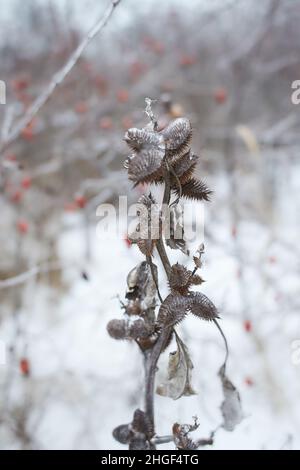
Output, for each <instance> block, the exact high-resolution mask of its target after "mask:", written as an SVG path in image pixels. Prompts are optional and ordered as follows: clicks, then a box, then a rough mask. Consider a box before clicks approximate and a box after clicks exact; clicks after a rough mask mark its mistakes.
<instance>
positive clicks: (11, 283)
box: [0, 261, 66, 289]
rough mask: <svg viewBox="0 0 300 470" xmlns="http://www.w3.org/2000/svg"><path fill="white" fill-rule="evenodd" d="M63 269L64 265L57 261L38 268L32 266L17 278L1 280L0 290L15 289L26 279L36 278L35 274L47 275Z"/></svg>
mask: <svg viewBox="0 0 300 470" xmlns="http://www.w3.org/2000/svg"><path fill="white" fill-rule="evenodd" d="M65 267H66V266H65V265H63V264H62V263H60V262H57V261H54V262H50V263H45V264H43V265H40V266H34V267H33V268H31V269H29V270H28V271H25V272H23V273H21V274H18V275H17V276H14V277H10V278H8V279H3V280H1V281H0V289H6V288H8V287H15V286H18V285H19V284H24V282H26V281H28V279H30V278H31V277H34V276H36V275H37V274H42V273H49V272H51V271H59V270H61V269H63V268H65Z"/></svg>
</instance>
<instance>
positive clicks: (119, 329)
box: [106, 319, 127, 339]
mask: <svg viewBox="0 0 300 470" xmlns="http://www.w3.org/2000/svg"><path fill="white" fill-rule="evenodd" d="M106 328H107V331H108V334H109V335H110V336H111V337H112V338H114V339H125V338H126V336H127V335H126V322H125V320H117V319H114V320H110V322H109V323H108V324H107V327H106Z"/></svg>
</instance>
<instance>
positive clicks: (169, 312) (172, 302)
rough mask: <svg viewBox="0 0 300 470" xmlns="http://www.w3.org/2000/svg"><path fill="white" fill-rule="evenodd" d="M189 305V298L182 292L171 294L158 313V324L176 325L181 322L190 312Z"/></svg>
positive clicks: (161, 325)
mask: <svg viewBox="0 0 300 470" xmlns="http://www.w3.org/2000/svg"><path fill="white" fill-rule="evenodd" d="M189 305H190V302H189V298H187V297H183V296H182V295H180V294H169V295H168V296H167V297H166V298H165V300H164V301H163V303H162V304H161V306H160V308H159V311H158V315H157V324H158V326H159V327H168V326H174V325H176V324H177V323H179V322H181V321H182V320H183V319H184V317H185V315H186V314H187V312H188V309H189Z"/></svg>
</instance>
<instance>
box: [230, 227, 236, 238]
mask: <svg viewBox="0 0 300 470" xmlns="http://www.w3.org/2000/svg"><path fill="white" fill-rule="evenodd" d="M231 235H232V237H233V238H236V236H237V228H236V226H235V225H233V226H232V227H231Z"/></svg>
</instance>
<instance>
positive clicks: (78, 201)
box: [75, 196, 87, 209]
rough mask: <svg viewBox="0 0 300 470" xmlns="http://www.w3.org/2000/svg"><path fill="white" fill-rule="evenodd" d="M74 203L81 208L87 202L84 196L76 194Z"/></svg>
mask: <svg viewBox="0 0 300 470" xmlns="http://www.w3.org/2000/svg"><path fill="white" fill-rule="evenodd" d="M75 203H76V205H77V207H79V208H80V209H83V208H84V207H85V206H86V204H87V198H86V197H84V196H76V197H75Z"/></svg>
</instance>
